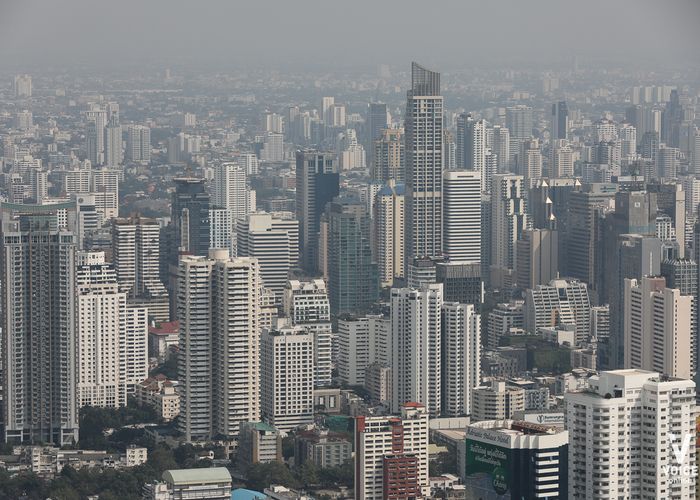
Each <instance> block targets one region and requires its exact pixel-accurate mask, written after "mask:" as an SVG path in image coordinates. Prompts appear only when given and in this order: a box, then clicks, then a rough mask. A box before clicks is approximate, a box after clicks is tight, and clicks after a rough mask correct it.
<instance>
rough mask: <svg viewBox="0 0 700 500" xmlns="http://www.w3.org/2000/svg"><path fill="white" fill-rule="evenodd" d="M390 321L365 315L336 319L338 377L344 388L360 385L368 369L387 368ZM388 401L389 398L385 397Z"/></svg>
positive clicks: (381, 317)
mask: <svg viewBox="0 0 700 500" xmlns="http://www.w3.org/2000/svg"><path fill="white" fill-rule="evenodd" d="M390 335H391V320H390V319H389V318H388V317H386V316H382V315H373V314H368V315H367V316H362V317H359V318H356V317H353V316H341V317H340V318H338V362H337V368H338V377H339V378H340V380H341V381H342V382H343V383H344V384H346V385H363V384H365V383H366V382H367V379H366V376H367V371H368V369H369V366H370V365H372V364H373V363H377V364H379V365H381V366H388V364H389V361H390V356H391V353H390V352H389V351H390V339H389V337H390ZM389 398H390V395H389Z"/></svg>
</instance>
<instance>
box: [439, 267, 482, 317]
mask: <svg viewBox="0 0 700 500" xmlns="http://www.w3.org/2000/svg"><path fill="white" fill-rule="evenodd" d="M435 282H436V283H441V284H442V293H443V297H444V299H445V302H459V303H460V304H473V305H474V306H476V307H477V308H479V307H480V306H481V304H482V303H483V302H484V282H483V281H482V279H481V264H480V263H478V262H459V261H457V262H452V261H445V262H435Z"/></svg>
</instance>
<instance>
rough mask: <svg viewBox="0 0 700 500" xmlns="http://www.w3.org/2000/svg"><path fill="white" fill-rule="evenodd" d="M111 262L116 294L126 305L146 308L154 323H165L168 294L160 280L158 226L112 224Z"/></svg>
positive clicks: (137, 220) (143, 221)
mask: <svg viewBox="0 0 700 500" xmlns="http://www.w3.org/2000/svg"><path fill="white" fill-rule="evenodd" d="M112 262H113V264H114V268H115V271H116V276H117V282H118V283H119V291H120V292H125V293H126V294H127V298H128V300H129V303H131V304H139V305H144V306H146V307H148V315H149V316H150V317H151V318H153V319H155V320H156V321H159V322H161V321H168V320H169V318H170V315H169V306H168V304H169V299H168V292H167V290H166V289H165V286H164V285H163V283H162V282H161V280H160V225H159V224H158V221H156V220H155V219H147V218H144V217H131V218H124V219H113V220H112Z"/></svg>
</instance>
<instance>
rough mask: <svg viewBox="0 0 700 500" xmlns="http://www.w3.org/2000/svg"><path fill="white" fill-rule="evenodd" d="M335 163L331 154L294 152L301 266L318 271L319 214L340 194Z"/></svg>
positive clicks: (334, 158) (336, 163)
mask: <svg viewBox="0 0 700 500" xmlns="http://www.w3.org/2000/svg"><path fill="white" fill-rule="evenodd" d="M339 181H340V177H339V175H338V160H337V158H336V157H335V155H334V154H333V153H322V152H319V151H297V154H296V211H297V220H298V221H299V252H300V254H301V263H302V267H303V268H304V269H306V270H309V271H312V270H316V269H317V268H318V232H319V230H320V223H321V214H323V212H324V211H325V209H326V205H327V204H328V203H329V202H330V201H331V200H332V199H333V198H334V197H336V196H338V194H339V192H340V184H339Z"/></svg>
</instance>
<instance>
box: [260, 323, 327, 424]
mask: <svg viewBox="0 0 700 500" xmlns="http://www.w3.org/2000/svg"><path fill="white" fill-rule="evenodd" d="M261 349H262V352H261V356H260V358H261V373H262V384H261V391H260V395H261V408H262V416H263V419H264V420H265V421H266V422H267V423H268V424H270V425H272V426H273V427H275V428H277V429H278V430H279V431H281V432H289V431H291V430H293V429H295V428H296V427H298V426H300V425H306V424H310V423H312V422H313V420H314V406H313V399H314V398H313V392H314V338H313V334H312V333H311V332H309V331H307V330H305V329H304V328H303V327H300V326H295V327H281V328H279V329H278V330H274V329H273V330H265V331H263V334H262V342H261Z"/></svg>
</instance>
